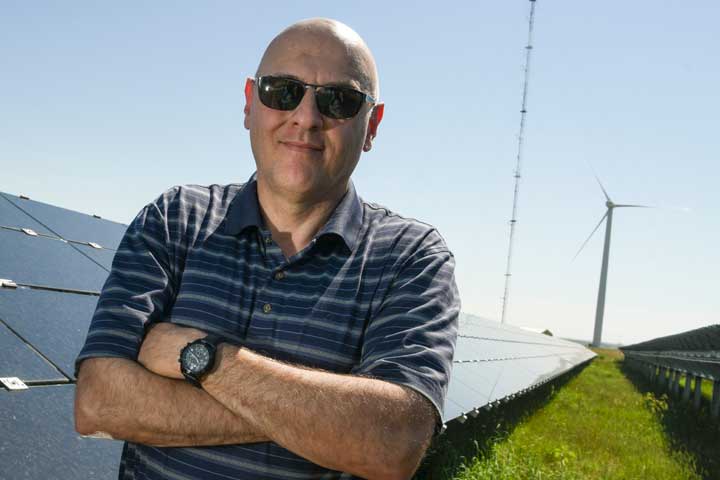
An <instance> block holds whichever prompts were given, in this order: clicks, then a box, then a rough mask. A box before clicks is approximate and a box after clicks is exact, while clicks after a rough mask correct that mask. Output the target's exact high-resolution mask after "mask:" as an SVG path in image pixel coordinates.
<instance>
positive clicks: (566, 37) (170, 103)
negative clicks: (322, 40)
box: [0, 0, 720, 343]
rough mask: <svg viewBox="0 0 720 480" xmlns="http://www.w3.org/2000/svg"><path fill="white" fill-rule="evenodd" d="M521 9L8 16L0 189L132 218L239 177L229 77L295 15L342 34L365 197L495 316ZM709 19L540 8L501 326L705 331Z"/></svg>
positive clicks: (91, 10)
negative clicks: (600, 315) (606, 238)
mask: <svg viewBox="0 0 720 480" xmlns="http://www.w3.org/2000/svg"><path fill="white" fill-rule="evenodd" d="M528 12H529V2H528V1H527V0H522V1H521V0H516V1H506V2H498V1H495V2H489V1H477V0H476V1H472V2H471V1H468V2H446V3H444V4H442V6H439V4H438V3H437V2H387V1H385V2H374V1H368V2H356V3H355V4H349V3H346V2H329V1H316V2H313V3H312V5H306V4H301V3H299V2H289V1H287V2H286V1H276V2H266V3H257V2H230V1H225V2H221V1H208V2H191V1H175V2H169V1H159V2H139V1H128V2H122V3H120V2H115V3H110V2H89V1H77V2H57V1H56V2H50V1H37V2H24V1H5V2H3V3H2V6H0V165H1V166H2V168H1V169H0V191H5V192H9V193H13V194H25V195H28V196H30V197H31V198H33V199H36V200H39V201H44V202H47V203H52V204H56V205H60V206H63V207H66V208H70V209H73V210H79V211H83V212H87V213H97V214H99V215H101V216H103V217H105V218H109V219H113V220H117V221H121V222H124V223H127V222H129V221H130V220H131V219H132V218H133V216H134V215H135V213H136V212H137V211H138V210H139V209H140V208H141V207H142V206H143V205H144V204H145V203H147V202H148V201H150V200H152V199H153V198H155V197H156V196H157V195H158V194H159V193H160V192H162V191H163V190H165V189H166V188H168V187H170V186H172V185H177V184H186V183H198V184H209V183H228V182H242V181H244V180H245V179H247V177H249V176H250V174H251V173H252V172H253V170H254V167H253V166H254V164H253V160H252V156H251V153H250V148H249V141H248V136H247V132H246V131H245V130H244V129H243V126H242V108H243V97H242V88H243V84H244V78H245V77H246V76H247V75H252V74H253V72H254V71H255V68H256V66H257V63H258V61H259V59H260V56H261V55H262V52H263V50H264V48H265V46H266V44H267V42H268V41H269V40H270V39H271V38H272V37H273V36H274V35H275V34H276V33H277V32H278V31H280V30H281V29H282V28H284V27H285V26H287V25H288V24H290V23H292V22H294V21H297V20H299V19H302V18H308V17H313V16H326V17H332V18H336V19H338V20H341V21H343V22H345V23H347V24H348V25H350V26H351V27H353V28H354V29H355V30H357V31H358V32H359V33H360V34H361V35H362V36H363V37H364V38H365V39H366V41H367V43H368V44H369V45H370V47H371V49H372V50H373V52H374V54H375V57H376V60H377V63H378V68H379V72H380V82H381V97H382V100H383V101H384V102H385V103H386V110H385V112H386V113H385V118H384V120H383V123H382V125H381V127H380V131H379V135H378V138H377V139H376V142H375V146H374V148H373V150H372V151H371V152H369V153H368V154H365V155H364V156H363V158H362V159H361V162H360V165H359V167H358V169H357V171H356V173H355V175H354V180H355V183H356V185H357V187H358V190H359V191H360V193H361V195H362V196H363V197H365V198H366V199H368V200H371V201H376V202H378V203H382V204H385V205H386V206H388V207H390V208H391V209H393V210H395V211H397V212H399V213H402V214H405V215H408V216H412V217H416V218H419V219H422V220H425V221H427V222H430V223H433V224H435V225H436V226H437V227H438V228H439V229H440V231H441V233H442V234H443V235H444V237H445V238H446V240H447V242H448V244H449V245H450V247H451V249H452V250H453V251H454V252H455V255H456V259H457V264H458V266H457V271H456V273H457V281H458V285H459V287H460V290H461V294H462V299H463V304H464V310H466V311H468V312H471V313H474V314H477V315H480V316H484V317H487V318H490V319H499V317H500V310H501V298H502V294H503V285H504V283H503V282H504V271H505V260H506V255H507V243H508V234H509V227H508V220H509V219H510V215H511V208H512V190H513V170H514V166H515V156H516V153H517V133H518V127H519V120H520V116H519V115H520V114H519V109H520V101H521V93H522V67H523V62H524V53H525V50H524V45H525V43H526V37H527V15H528ZM719 15H720V6H718V4H717V3H716V2H710V1H696V2H685V3H681V2H657V1H655V2H651V1H646V0H639V1H636V2H621V1H613V0H611V1H605V2H600V3H597V2H595V3H588V2H571V1H555V2H545V1H543V0H539V1H537V2H536V17H535V22H536V23H535V34H534V42H533V43H534V50H533V58H532V65H531V78H530V91H529V99H528V117H527V125H526V137H525V149H524V164H523V172H522V173H523V178H522V184H521V190H520V204H519V212H518V219H519V223H518V228H517V231H516V247H515V255H514V259H513V282H512V286H511V291H510V305H509V312H508V320H509V322H510V323H512V324H515V325H520V326H529V327H535V328H550V329H551V330H552V331H553V332H555V333H556V334H558V335H561V336H567V337H575V338H590V337H591V336H592V328H593V322H594V312H595V301H596V296H597V286H598V277H599V272H600V260H601V252H602V233H603V230H602V229H601V230H599V231H598V233H597V234H596V237H595V238H594V239H593V240H592V241H591V242H590V243H589V244H588V246H587V247H586V249H585V250H584V251H583V253H582V254H581V255H580V256H579V257H578V258H577V259H576V260H575V261H574V262H572V261H571V260H572V258H573V256H574V254H575V252H576V251H577V249H578V248H579V247H580V245H581V243H582V242H583V240H584V239H585V238H586V236H587V235H588V234H589V233H590V231H591V230H592V228H593V227H594V226H595V224H596V223H597V222H598V221H599V220H600V217H601V216H602V215H603V213H604V211H605V209H604V197H603V194H602V192H601V191H600V189H599V187H598V186H597V184H596V182H595V179H594V178H593V173H592V170H591V169H590V167H589V166H588V164H591V165H592V168H593V169H594V170H595V171H596V172H597V174H598V175H599V176H600V178H601V179H602V181H603V183H604V185H605V187H606V189H607V190H608V193H610V195H611V196H612V198H613V200H614V201H616V202H618V203H642V204H649V205H658V206H664V207H685V208H687V209H689V211H681V210H677V209H672V208H667V209H660V208H658V209H652V210H645V209H642V210H641V209H622V210H617V211H616V214H615V216H614V224H613V242H612V251H611V258H610V272H609V281H608V294H607V306H606V315H605V329H604V340H606V341H610V342H624V343H632V342H635V341H641V340H645V339H649V338H653V337H656V336H660V335H666V334H671V333H676V332H680V331H684V330H688V329H692V328H697V327H700V326H704V325H708V324H711V323H718V321H719V319H718V312H719V311H720V295H718V287H720V282H719V281H718V280H717V273H716V270H717V269H718V267H720V253H718V247H717V246H718V245H720V220H719V219H720V216H719V215H718V213H717V209H718V207H719V206H720V202H719V200H720V193H718V189H717V186H716V184H717V179H718V178H720V167H719V166H718V164H719V162H718V160H719V159H718V152H720V148H718V147H719V146H720V145H719V144H720V140H718V138H720V136H719V135H718V134H717V132H716V130H717V129H718V126H720V125H719V122H718V120H717V115H718V113H717V112H718V111H720V95H718V92H717V86H718V85H720V66H719V64H718V62H717V52H718V49H719V47H720V33H718V30H717V25H716V19H717V18H718V16H719Z"/></svg>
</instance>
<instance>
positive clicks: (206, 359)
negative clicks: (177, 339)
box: [182, 343, 210, 373]
mask: <svg viewBox="0 0 720 480" xmlns="http://www.w3.org/2000/svg"><path fill="white" fill-rule="evenodd" d="M182 356H183V358H182V364H183V366H184V367H185V370H186V371H187V372H188V373H199V372H202V371H203V370H205V368H207V365H208V363H210V351H209V350H208V348H207V347H206V346H205V345H203V344H202V343H193V344H191V345H189V346H188V347H187V348H186V349H185V350H183V355H182Z"/></svg>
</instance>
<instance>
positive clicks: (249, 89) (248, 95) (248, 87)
mask: <svg viewBox="0 0 720 480" xmlns="http://www.w3.org/2000/svg"><path fill="white" fill-rule="evenodd" d="M254 86H255V79H254V78H251V77H248V78H247V80H245V108H244V109H243V112H245V121H244V125H245V128H246V129H248V130H250V106H251V105H252V99H253V87H254Z"/></svg>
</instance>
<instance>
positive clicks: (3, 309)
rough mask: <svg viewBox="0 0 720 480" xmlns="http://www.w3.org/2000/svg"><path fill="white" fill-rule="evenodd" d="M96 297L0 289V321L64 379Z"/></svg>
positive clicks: (73, 358)
mask: <svg viewBox="0 0 720 480" xmlns="http://www.w3.org/2000/svg"><path fill="white" fill-rule="evenodd" d="M97 299H98V297H97V296H92V295H76V294H68V293H62V292H49V291H42V290H31V289H6V288H2V289H0V318H1V319H2V320H3V321H4V322H5V323H6V324H7V325H9V326H10V328H12V329H13V330H14V331H15V332H17V333H18V334H19V335H21V336H22V337H23V338H24V339H25V340H26V341H27V342H29V343H30V344H31V345H33V346H34V347H35V348H37V349H38V350H39V351H41V352H42V353H43V355H45V356H46V357H47V358H48V359H49V360H50V361H51V362H52V363H54V364H55V365H56V366H57V367H58V368H59V369H60V370H61V371H62V372H63V373H64V374H65V375H66V376H67V377H69V378H74V377H73V373H74V372H73V370H74V362H75V357H76V356H77V354H78V352H79V351H80V348H82V344H83V341H84V340H85V335H86V334H87V329H88V324H89V323H90V317H92V314H93V311H94V310H95V304H96V303H97Z"/></svg>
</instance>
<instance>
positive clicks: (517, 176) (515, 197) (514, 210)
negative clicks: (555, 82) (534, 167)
mask: <svg viewBox="0 0 720 480" xmlns="http://www.w3.org/2000/svg"><path fill="white" fill-rule="evenodd" d="M534 21H535V0H530V20H529V21H528V41H527V45H526V46H525V78H524V82H523V94H522V108H521V109H520V133H518V152H517V164H516V166H515V175H514V176H515V193H514V194H513V208H512V218H511V219H510V244H509V246H508V256H507V268H506V270H505V293H504V294H503V305H502V316H501V323H505V319H506V314H507V303H508V296H509V295H510V277H511V276H512V274H511V273H510V266H511V260H512V251H513V239H514V238H515V224H516V223H517V207H518V196H519V195H518V194H519V192H520V166H521V165H522V152H523V136H524V134H525V116H526V115H527V109H526V107H527V95H528V80H529V78H530V54H531V52H532V48H533V47H532V33H533V23H534Z"/></svg>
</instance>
